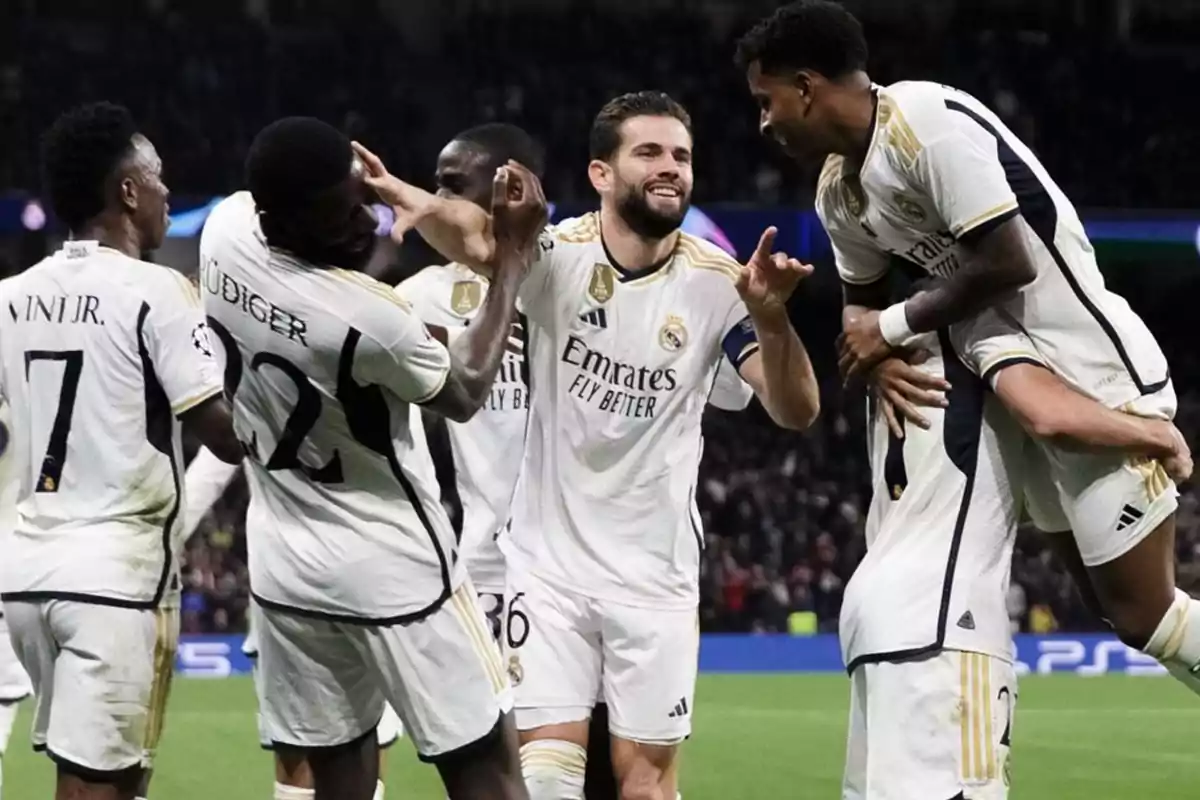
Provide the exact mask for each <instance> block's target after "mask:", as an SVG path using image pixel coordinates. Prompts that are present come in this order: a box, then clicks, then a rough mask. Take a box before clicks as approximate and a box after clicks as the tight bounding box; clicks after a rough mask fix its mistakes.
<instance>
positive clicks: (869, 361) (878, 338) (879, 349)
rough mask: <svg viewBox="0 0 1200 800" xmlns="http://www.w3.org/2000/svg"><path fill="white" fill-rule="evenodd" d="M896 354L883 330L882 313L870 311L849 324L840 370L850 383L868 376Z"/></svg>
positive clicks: (843, 345)
mask: <svg viewBox="0 0 1200 800" xmlns="http://www.w3.org/2000/svg"><path fill="white" fill-rule="evenodd" d="M891 354H892V346H891V345H890V344H888V343H887V340H885V339H884V338H883V332H882V331H880V330H879V312H878V311H868V312H866V313H864V314H863V315H862V316H860V317H858V318H856V319H852V320H850V321H849V322H847V323H846V326H845V331H844V333H843V335H842V337H841V345H840V352H839V353H838V371H839V372H841V374H842V379H843V380H844V381H845V382H847V383H849V382H850V381H852V380H853V379H855V378H857V377H860V376H863V375H866V374H867V373H869V372H870V371H871V370H872V369H874V368H875V365H876V364H878V363H879V362H880V361H883V359H885V358H887V357H888V356H889V355H891Z"/></svg>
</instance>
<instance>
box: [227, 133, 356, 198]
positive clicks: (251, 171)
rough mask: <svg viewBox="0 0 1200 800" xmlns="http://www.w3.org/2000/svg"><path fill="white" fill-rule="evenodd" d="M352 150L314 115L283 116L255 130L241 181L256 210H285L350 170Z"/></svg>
mask: <svg viewBox="0 0 1200 800" xmlns="http://www.w3.org/2000/svg"><path fill="white" fill-rule="evenodd" d="M353 160H354V150H353V149H352V148H351V146H350V139H349V138H348V137H347V136H346V135H345V134H344V133H342V132H341V131H339V130H338V129H337V128H335V127H333V126H332V125H330V124H329V123H327V122H323V121H321V120H319V119H316V118H315V117H284V118H283V119H279V120H276V121H275V122H272V123H271V124H270V125H268V126H267V127H265V128H263V129H262V130H261V131H259V133H258V135H257V136H255V137H254V141H253V142H252V143H251V144H250V152H249V153H247V154H246V186H247V187H248V188H249V189H250V194H251V195H253V196H254V203H255V205H256V206H258V208H259V210H260V211H264V212H267V213H270V212H274V211H279V212H288V211H293V210H295V209H297V208H299V207H302V206H303V205H304V204H305V203H307V202H309V201H310V200H311V199H312V197H313V196H314V195H316V194H318V193H319V192H321V191H324V190H325V189H328V188H330V187H332V186H336V185H337V184H339V183H341V182H342V181H343V180H345V179H346V176H347V175H349V174H350V165H351V163H352V162H353Z"/></svg>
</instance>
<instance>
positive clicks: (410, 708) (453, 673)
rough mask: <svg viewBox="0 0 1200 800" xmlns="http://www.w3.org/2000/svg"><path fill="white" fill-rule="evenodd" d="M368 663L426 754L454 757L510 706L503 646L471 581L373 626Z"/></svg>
mask: <svg viewBox="0 0 1200 800" xmlns="http://www.w3.org/2000/svg"><path fill="white" fill-rule="evenodd" d="M367 641H368V645H367V646H368V649H369V652H370V656H371V669H372V673H373V674H374V675H375V678H376V680H377V681H378V683H379V685H380V687H381V688H382V690H383V692H384V694H385V695H386V697H387V700H388V702H390V703H391V704H392V706H393V707H394V708H395V709H396V713H397V714H399V716H400V719H401V721H402V722H403V724H404V730H405V732H406V733H407V734H408V736H409V738H411V739H412V741H413V745H414V746H415V747H416V749H417V753H418V754H419V755H420V757H421V759H422V760H425V761H436V760H438V759H443V758H449V757H452V755H453V754H455V753H456V752H457V751H460V750H462V749H463V748H465V747H467V746H469V745H473V744H475V743H476V742H480V741H481V740H484V739H486V738H487V737H488V736H489V735H492V734H494V733H495V732H496V731H498V730H499V722H500V718H501V716H502V715H504V714H506V713H508V712H509V711H511V710H512V690H511V689H510V687H509V683H508V678H507V676H506V675H505V674H504V665H503V663H502V662H501V659H500V648H499V647H498V646H497V644H496V642H495V640H494V639H492V636H491V633H490V632H489V631H488V625H487V620H486V618H485V617H484V614H483V610H482V609H481V608H480V606H479V600H478V598H477V597H476V595H475V592H474V590H473V589H472V588H471V586H470V584H469V583H464V584H463V585H462V586H460V587H459V588H458V589H457V590H455V592H454V593H453V594H452V595H451V596H450V597H449V599H447V600H446V602H445V603H444V604H443V605H442V606H441V607H440V608H439V609H438V610H437V611H435V612H433V613H432V614H430V615H429V616H427V617H425V618H424V619H421V620H419V621H417V622H411V623H406V624H404V625H391V626H380V627H377V628H372V629H371V631H370V634H369V636H368V640H367Z"/></svg>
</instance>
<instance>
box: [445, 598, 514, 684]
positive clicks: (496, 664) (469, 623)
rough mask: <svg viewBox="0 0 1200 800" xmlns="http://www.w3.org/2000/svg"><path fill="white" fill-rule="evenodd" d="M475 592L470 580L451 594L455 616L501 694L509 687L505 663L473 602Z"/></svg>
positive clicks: (489, 677)
mask: <svg viewBox="0 0 1200 800" xmlns="http://www.w3.org/2000/svg"><path fill="white" fill-rule="evenodd" d="M474 592H475V589H474V588H473V587H472V586H471V583H470V581H464V582H463V584H462V585H461V586H459V587H458V589H456V590H455V591H454V594H452V595H450V602H451V605H452V606H453V608H454V611H455V616H457V617H458V621H459V622H460V623H461V624H462V626H463V630H464V631H466V633H467V638H468V639H470V640H471V645H472V647H473V649H474V650H475V654H476V655H477V656H479V660H480V661H481V662H483V668H484V671H485V672H487V676H488V679H489V680H490V681H491V682H492V690H493V691H494V692H495V693H496V694H500V693H501V692H503V691H504V690H505V689H507V688H508V679H507V675H506V673H505V670H504V664H503V662H501V660H500V648H499V647H498V646H497V645H496V642H495V640H494V639H492V635H491V633H490V632H488V631H487V630H485V629H484V626H483V622H482V620H481V619H480V615H479V613H477V611H478V610H477V609H476V608H474V604H473V603H472V602H471V596H472V595H473V594H474Z"/></svg>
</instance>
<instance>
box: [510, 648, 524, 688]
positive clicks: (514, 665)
mask: <svg viewBox="0 0 1200 800" xmlns="http://www.w3.org/2000/svg"><path fill="white" fill-rule="evenodd" d="M508 679H509V680H510V681H512V685H513V686H520V685H521V681H523V680H525V668H524V667H522V666H521V659H520V658H519V657H518V656H516V655H511V656H509V657H508Z"/></svg>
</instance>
